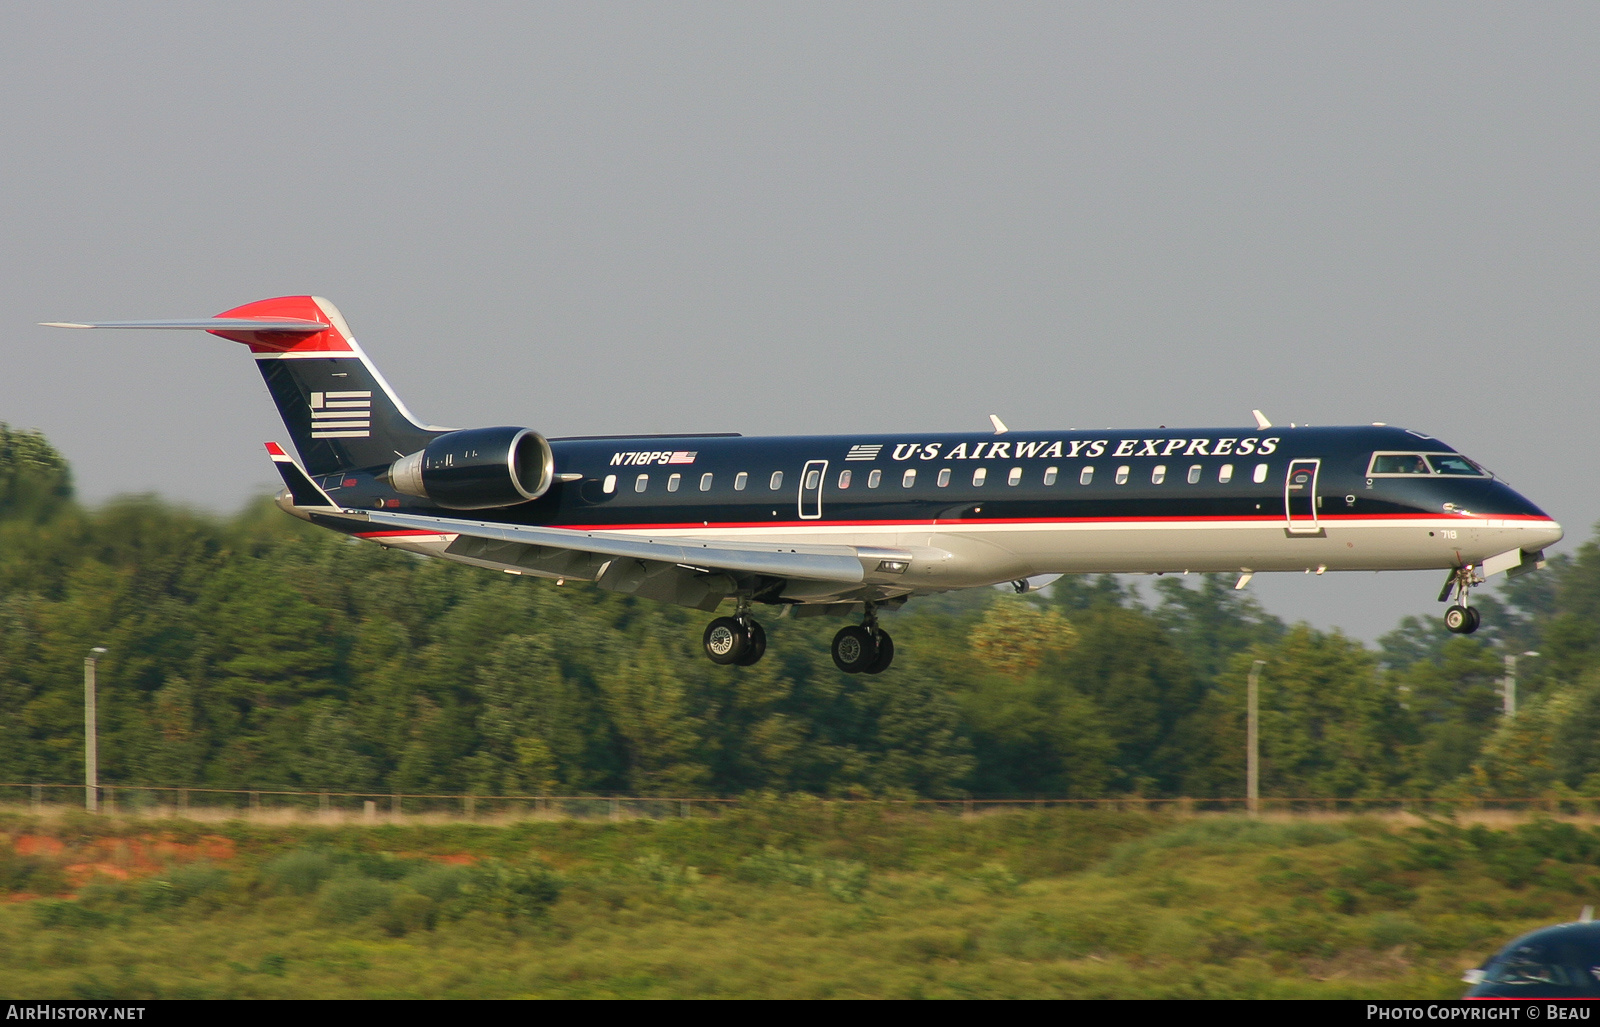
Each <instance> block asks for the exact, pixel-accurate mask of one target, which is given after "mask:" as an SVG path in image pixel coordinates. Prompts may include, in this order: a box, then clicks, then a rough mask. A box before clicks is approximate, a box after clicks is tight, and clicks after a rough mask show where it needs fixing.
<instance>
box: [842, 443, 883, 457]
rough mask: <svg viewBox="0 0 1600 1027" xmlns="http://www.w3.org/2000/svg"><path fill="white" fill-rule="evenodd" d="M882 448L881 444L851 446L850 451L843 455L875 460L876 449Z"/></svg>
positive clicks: (876, 455)
mask: <svg viewBox="0 0 1600 1027" xmlns="http://www.w3.org/2000/svg"><path fill="white" fill-rule="evenodd" d="M882 448H883V447H882V446H851V447H850V452H849V453H848V454H847V455H846V456H845V459H846V460H876V459H878V450H880V449H882Z"/></svg>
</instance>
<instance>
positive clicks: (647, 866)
mask: <svg viewBox="0 0 1600 1027" xmlns="http://www.w3.org/2000/svg"><path fill="white" fill-rule="evenodd" d="M0 833H3V835H4V837H5V838H6V839H8V840H7V841H4V842H0V889H3V890H5V891H7V892H9V893H10V898H11V899H12V901H9V902H3V903H0V992H4V993H6V994H10V995H15V996H26V997H30V998H32V997H37V998H55V997H61V998H74V997H77V998H113V997H115V998H130V999H131V998H158V997H159V998H185V997H191V998H201V997H204V998H233V997H237V998H275V997H283V998H290V997H308V996H315V997H330V998H364V997H416V998H454V997H474V998H489V997H493V998H499V997H630V998H631V997H638V998H646V997H648V998H669V997H762V998H826V997H836V998H854V997H886V998H911V997H926V998H934V997H974V998H977V997H983V998H990V997H994V998H998V997H1082V998H1087V997H1108V998H1116V997H1146V998H1147V997H1330V998H1331V997H1441V998H1442V997H1450V996H1455V995H1459V994H1460V992H1461V990H1462V985H1461V984H1460V983H1459V976H1460V973H1461V971H1462V969H1464V968H1465V967H1468V966H1472V965H1476V964H1477V963H1478V962H1479V961H1481V959H1482V958H1483V956H1484V955H1486V954H1487V953H1488V952H1489V951H1491V950H1492V949H1494V948H1496V947H1498V946H1499V945H1500V944H1502V943H1503V942H1504V941H1505V940H1507V939H1508V938H1510V937H1511V936H1513V935H1515V934H1517V933H1519V932H1521V931H1523V930H1527V929H1531V928H1533V927H1537V926H1541V925H1543V924H1547V923H1551V922H1555V921H1557V920H1562V919H1571V918H1572V917H1573V916H1574V914H1575V913H1576V912H1577V910H1578V908H1579V907H1580V906H1581V905H1582V904H1584V903H1586V902H1587V903H1592V902H1596V901H1597V897H1600V831H1596V830H1590V829H1584V828H1578V827H1575V826H1572V825H1569V824H1562V823H1556V822H1551V821H1530V822H1527V823H1523V824H1518V825H1512V826H1509V827H1507V828H1504V829H1494V830H1491V829H1488V828H1484V827H1473V828H1467V827H1463V826H1460V825H1456V824H1453V823H1448V822H1438V823H1432V824H1426V825H1423V826H1420V827H1416V826H1410V827H1407V826H1399V825H1395V824H1391V823H1385V822H1380V821H1376V820H1363V819H1359V818H1350V819H1326V820H1317V821H1251V820H1247V819H1244V818H1232V817H1206V818H1180V817H1175V816H1171V817H1169V816H1151V815H1146V814H1137V813H1113V812H1107V811H1100V812H1094V811H1083V812H1078V811H1061V810H1046V811H1038V812H1035V811H1028V812H1008V813H999V814H990V815H985V816H980V817H976V818H965V819H964V818H959V817H953V816H948V815H939V814H921V813H915V812H910V813H908V812H906V811H905V810H904V808H903V807H901V808H899V809H895V808H892V807H889V806H883V807H877V806H871V805H867V806H850V807H839V806H829V805H827V804H824V803H819V802H815V801H809V800H783V801H779V800H774V801H772V802H769V803H765V804H756V805H753V806H751V807H747V808H741V809H740V810H739V811H736V812H732V813H729V814H727V815H724V816H722V817H718V818H704V819H689V820H667V821H658V822H645V821H636V822H622V823H614V824H612V823H604V824H602V823H584V822H533V823H525V824H515V825H508V826H499V827H488V826H482V825H470V824H462V825H433V826H416V827H407V826H394V825H385V826H381V827H371V828H358V827H343V828H337V829H326V828H322V829H319V828H311V827H268V826H261V825H251V824H246V823H240V822H235V823H229V824H225V825H221V826H216V825H196V824H193V823H188V822H181V823H180V822H156V821H140V820H132V819H130V820H114V819H109V818H89V817H83V816H79V817H67V818H62V819H35V818H29V817H21V816H13V817H0ZM52 889H54V892H55V893H54V894H52V893H51V890H52Z"/></svg>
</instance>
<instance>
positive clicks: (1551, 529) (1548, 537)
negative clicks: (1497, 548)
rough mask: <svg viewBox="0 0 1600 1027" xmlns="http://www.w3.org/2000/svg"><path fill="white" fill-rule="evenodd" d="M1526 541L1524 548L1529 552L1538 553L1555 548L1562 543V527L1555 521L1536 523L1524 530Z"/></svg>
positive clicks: (1523, 544)
mask: <svg viewBox="0 0 1600 1027" xmlns="http://www.w3.org/2000/svg"><path fill="white" fill-rule="evenodd" d="M1523 532H1524V533H1525V539H1526V540H1525V541H1524V542H1523V543H1522V548H1523V549H1525V550H1527V551H1528V552H1530V553H1532V552H1537V551H1538V550H1540V549H1543V548H1544V547H1546V546H1553V545H1555V544H1556V543H1557V542H1560V541H1561V536H1562V534H1563V533H1562V531H1561V525H1559V524H1557V523H1556V522H1555V521H1551V520H1545V521H1534V522H1533V523H1531V524H1529V525H1528V526H1527V527H1525V528H1524V529H1523Z"/></svg>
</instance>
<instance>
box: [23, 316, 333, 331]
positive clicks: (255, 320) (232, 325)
mask: <svg viewBox="0 0 1600 1027" xmlns="http://www.w3.org/2000/svg"><path fill="white" fill-rule="evenodd" d="M39 323H40V324H41V325H43V326H44V327H46V328H166V329H192V330H195V331H202V332H325V331H327V330H328V326H327V325H325V324H323V323H322V322H320V321H306V320H304V319H302V318H298V317H193V318H187V319H182V320H177V321H95V322H92V323H79V322H77V321H40V322H39Z"/></svg>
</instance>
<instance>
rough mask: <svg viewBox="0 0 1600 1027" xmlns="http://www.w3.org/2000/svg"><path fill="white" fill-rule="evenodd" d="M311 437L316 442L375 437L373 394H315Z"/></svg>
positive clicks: (312, 400)
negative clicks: (373, 434)
mask: <svg viewBox="0 0 1600 1027" xmlns="http://www.w3.org/2000/svg"><path fill="white" fill-rule="evenodd" d="M311 437H312V438H314V439H366V438H371V437H372V393H371V392H370V391H367V392H313V393H312V394H311Z"/></svg>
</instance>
